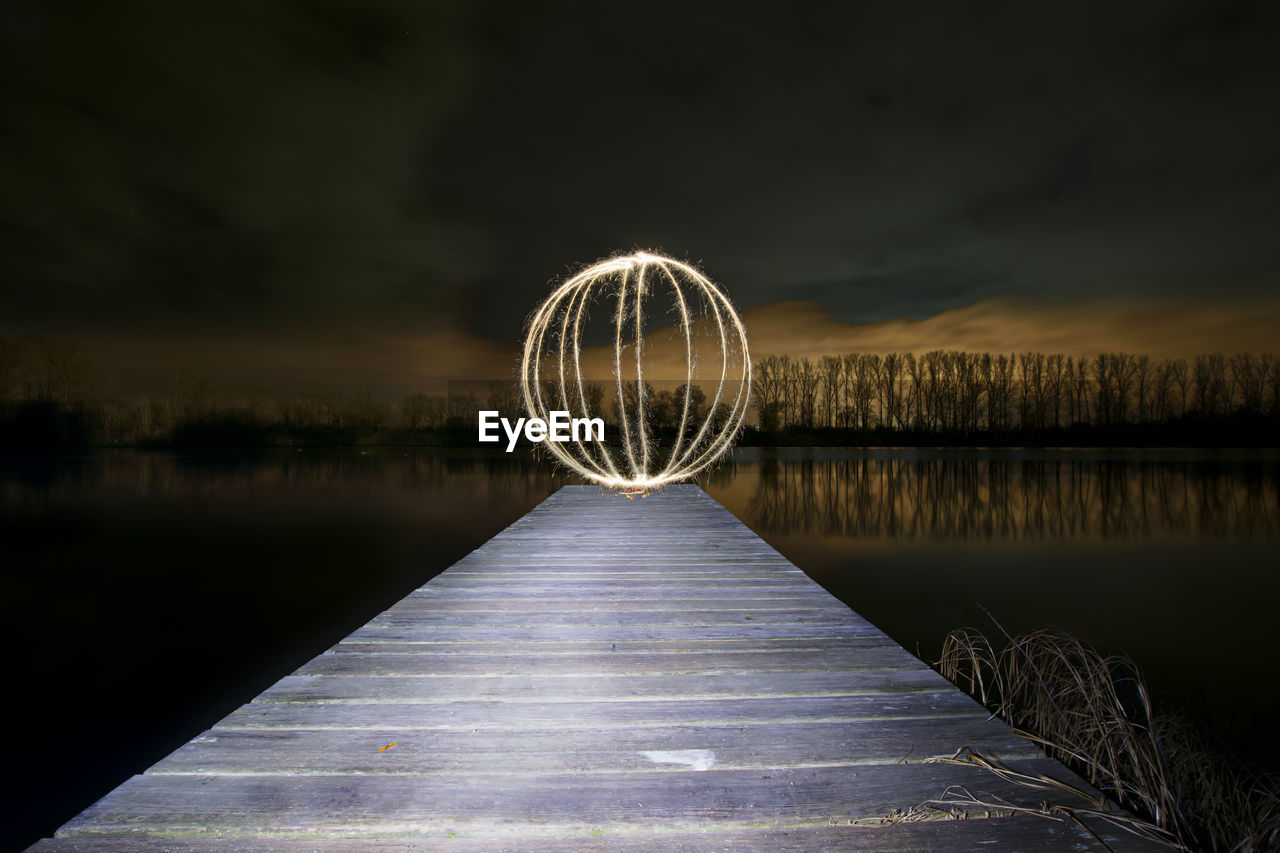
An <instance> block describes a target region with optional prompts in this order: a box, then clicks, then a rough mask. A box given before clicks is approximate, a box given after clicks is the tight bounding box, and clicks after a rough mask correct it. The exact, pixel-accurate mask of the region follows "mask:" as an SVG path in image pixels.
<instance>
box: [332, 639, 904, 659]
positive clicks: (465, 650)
mask: <svg viewBox="0 0 1280 853" xmlns="http://www.w3.org/2000/svg"><path fill="white" fill-rule="evenodd" d="M889 643H892V644H893V645H894V646H897V644H896V643H893V641H892V640H890V639H888V638H887V637H885V636H884V635H883V634H872V633H867V634H859V635H857V636H852V637H834V638H833V637H784V638H777V639H772V640H758V639H750V638H745V637H727V638H724V639H719V640H714V639H712V640H704V639H693V638H689V637H686V638H683V639H669V640H633V641H631V642H623V643H593V642H573V641H563V640H562V641H552V640H543V641H541V642H538V643H529V644H523V645H512V644H510V643H506V642H503V641H501V640H497V641H494V640H461V639H441V640H436V641H426V640H423V641H418V642H395V641H385V642H364V641H360V640H354V639H351V638H347V639H345V640H342V641H340V642H339V643H338V644H337V645H335V646H334V647H333V648H331V649H329V651H327V652H325V654H332V655H341V654H443V653H447V654H452V655H469V654H478V655H492V654H499V653H501V654H505V655H519V656H522V657H540V656H542V655H558V654H587V653H598V652H609V653H610V654H613V655H628V654H685V655H701V654H710V653H739V654H784V653H786V652H788V651H797V652H821V651H839V650H841V649H846V648H854V649H856V648H862V647H867V648H873V647H876V646H883V645H885V644H889Z"/></svg>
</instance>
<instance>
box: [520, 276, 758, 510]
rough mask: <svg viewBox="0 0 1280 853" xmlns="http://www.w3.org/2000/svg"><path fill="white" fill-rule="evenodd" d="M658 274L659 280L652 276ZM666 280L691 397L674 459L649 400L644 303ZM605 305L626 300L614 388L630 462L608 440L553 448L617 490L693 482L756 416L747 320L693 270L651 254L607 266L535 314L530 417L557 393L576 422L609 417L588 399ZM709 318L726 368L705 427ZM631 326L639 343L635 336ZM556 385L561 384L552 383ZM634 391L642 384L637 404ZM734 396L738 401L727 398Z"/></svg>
mask: <svg viewBox="0 0 1280 853" xmlns="http://www.w3.org/2000/svg"><path fill="white" fill-rule="evenodd" d="M650 272H655V273H657V275H656V276H650V275H648V273H650ZM662 281H665V283H666V285H667V286H668V288H669V289H670V291H671V292H672V294H673V306H672V307H674V308H675V313H676V316H677V325H678V327H679V331H680V334H682V335H683V343H684V346H683V350H684V362H685V382H684V385H683V388H684V394H683V399H682V400H680V401H678V402H677V405H679V411H680V414H679V426H678V427H677V428H676V434H675V441H674V444H673V446H672V448H671V449H670V452H669V453H665V454H664V453H663V452H662V448H660V447H658V446H657V442H656V441H655V439H656V436H655V435H654V434H653V431H652V429H651V426H650V424H649V420H650V419H651V418H652V416H653V403H654V401H653V400H650V399H649V396H650V395H649V393H648V389H647V384H646V382H645V380H644V364H643V362H644V355H645V353H644V318H645V309H644V301H645V299H646V297H651V296H652V295H653V292H654V290H655V289H656V287H657V285H658V283H659V282H662ZM601 299H602V300H616V306H617V307H616V310H614V311H612V312H611V313H612V314H613V335H612V344H613V347H612V349H613V374H614V380H615V381H614V382H613V385H614V389H615V398H614V402H615V405H616V408H617V412H618V421H619V424H618V426H619V431H620V434H621V438H622V449H623V457H621V458H615V457H614V454H613V453H612V452H611V451H610V448H609V447H607V446H606V445H605V444H604V443H603V442H583V441H581V440H578V439H577V437H576V436H575V438H574V440H573V441H572V442H566V443H563V444H561V443H552V442H547V443H546V445H545V446H546V447H547V448H548V450H550V452H551V453H552V454H553V455H554V456H555V457H556V458H557V459H558V460H559V461H560V462H562V463H563V464H564V465H566V466H567V467H568V468H570V469H571V470H573V471H575V472H576V473H578V474H580V475H581V476H582V477H584V478H586V479H588V480H590V481H592V482H596V483H600V484H601V485H604V486H608V487H611V488H617V489H632V488H641V489H651V488H657V487H659V486H662V485H665V484H667V483H673V482H677V481H679V480H686V479H689V478H690V477H692V476H693V475H694V474H697V473H698V472H699V471H702V470H704V469H705V468H707V467H708V466H709V465H712V464H713V463H715V461H716V460H718V459H719V458H720V457H721V456H723V455H724V454H725V452H726V451H728V450H729V448H730V447H731V446H732V445H733V440H734V438H735V437H736V436H737V434H738V430H739V429H741V427H742V423H743V420H744V419H745V418H746V415H747V403H748V401H749V398H750V394H751V356H750V353H749V352H748V350H747V331H746V329H745V328H744V327H743V325H742V320H741V319H740V318H739V317H738V313H737V312H736V311H735V310H734V308H733V305H732V304H730V302H729V299H728V297H726V296H725V295H724V293H723V292H722V291H721V290H720V288H718V287H717V286H716V285H715V284H714V283H712V282H711V280H710V279H708V278H707V277H706V276H704V275H703V274H702V273H700V272H698V270H696V269H694V268H693V267H692V266H690V265H688V264H685V263H682V262H680V261H676V260H673V259H671V258H666V257H662V256H660V255H653V254H649V253H646V252H637V253H636V254H634V255H630V256H625V257H616V258H610V259H609V260H606V261H601V262H600V263H598V264H596V265H594V266H592V267H589V268H587V269H585V270H583V271H581V272H579V273H577V274H576V275H574V276H572V277H570V278H569V279H568V280H567V281H565V282H564V283H563V284H561V285H560V286H559V287H557V288H556V289H555V291H553V292H552V294H551V295H550V296H549V297H547V300H546V301H545V302H543V303H542V305H540V306H539V307H538V309H537V310H536V311H535V312H534V314H533V318H532V320H531V321H530V325H529V332H528V334H527V335H526V336H525V342H524V355H523V358H522V359H521V363H520V387H521V392H522V395H523V397H524V404H525V408H526V409H527V410H528V413H529V416H530V417H538V418H543V419H544V420H545V419H547V418H548V417H549V410H550V406H549V405H548V403H549V400H548V399H547V398H548V397H550V398H551V399H553V400H556V401H558V406H559V408H561V409H565V410H570V411H571V413H572V416H574V417H584V418H593V417H604V416H605V412H604V411H591V405H592V400H591V399H589V397H590V398H593V399H594V401H595V403H596V405H598V406H599V407H600V408H601V409H603V406H604V401H605V399H606V396H605V395H604V394H591V395H588V393H587V382H586V380H585V379H584V377H583V372H582V343H583V328H584V326H585V324H586V321H587V315H588V307H589V305H590V303H591V302H592V301H594V300H601ZM698 305H702V306H705V308H706V310H705V311H704V312H703V313H701V314H695V312H694V307H695V306H698ZM630 314H634V317H631V316H629V315H630ZM704 316H705V317H709V318H710V320H711V321H712V323H704V324H703V325H707V326H711V325H713V326H714V329H713V331H714V334H712V335H711V336H710V338H711V341H712V342H713V343H714V344H715V346H716V348H717V350H718V353H717V355H718V360H719V362H720V365H719V367H720V369H719V371H718V372H719V377H718V378H717V380H716V382H715V394H714V395H713V396H712V398H711V402H710V404H709V405H708V406H707V411H706V413H705V414H704V415H703V417H702V418H701V422H700V423H696V424H695V423H694V421H695V420H696V418H695V413H694V411H693V394H694V389H695V387H697V384H696V381H697V375H696V373H697V370H696V366H697V364H698V362H699V353H698V351H697V348H696V347H695V335H694V331H695V324H696V323H697V321H698V320H699V319H701V318H702V317H704ZM628 327H629V328H630V329H631V330H632V331H633V333H634V337H632V336H630V335H628V334H627V330H628ZM627 347H634V348H635V379H634V383H632V381H631V380H630V379H628V378H626V377H625V376H624V368H623V361H624V351H625V350H626V349H627ZM735 383H736V385H737V390H736V391H735V392H732V394H727V393H726V385H732V384H735ZM553 384H554V385H555V387H554V388H552V387H549V386H550V385H553ZM628 386H633V387H634V388H635V395H634V399H633V400H631V401H630V406H629V405H628V399H627V398H628V396H629V395H628V393H627V389H628ZM601 390H603V389H601ZM730 398H731V399H732V403H729V402H727V401H728V400H729V399H730ZM722 404H724V405H727V406H728V414H727V415H726V416H725V417H724V420H723V422H722V423H717V422H716V421H717V410H718V409H719V408H720V406H721V405H722ZM575 410H576V411H575ZM690 433H692V435H690Z"/></svg>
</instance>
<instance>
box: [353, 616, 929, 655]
mask: <svg viewBox="0 0 1280 853" xmlns="http://www.w3.org/2000/svg"><path fill="white" fill-rule="evenodd" d="M694 628H695V626H690V625H648V624H632V625H577V624H572V622H563V624H556V625H540V626H539V625H509V626H507V628H500V626H494V625H465V624H456V625H365V626H364V628H360V629H357V630H355V631H352V633H351V634H349V639H352V640H356V642H361V643H367V642H378V640H394V642H399V643H404V642H440V640H444V639H458V640H492V642H504V643H509V644H517V643H518V644H525V643H540V642H550V643H563V642H572V640H577V642H584V643H603V644H605V646H608V644H620V646H621V644H622V643H631V642H649V640H680V639H681V638H687V639H689V640H691V642H705V640H717V639H748V638H755V639H760V640H771V639H797V638H828V639H835V638H840V637H849V638H858V637H873V635H882V634H881V631H878V630H876V629H874V628H872V626H870V625H859V624H856V622H844V621H838V622H833V621H827V622H801V624H792V622H788V624H782V625H769V624H763V622H755V621H746V620H744V621H742V622H740V624H733V625H701V626H696V630H694ZM922 666H923V663H922Z"/></svg>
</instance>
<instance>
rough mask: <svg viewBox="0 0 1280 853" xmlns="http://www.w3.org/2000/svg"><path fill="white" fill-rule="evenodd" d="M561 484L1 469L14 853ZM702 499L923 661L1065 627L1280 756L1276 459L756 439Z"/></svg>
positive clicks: (376, 464) (69, 467) (248, 461)
mask: <svg viewBox="0 0 1280 853" xmlns="http://www.w3.org/2000/svg"><path fill="white" fill-rule="evenodd" d="M568 481H569V480H566V479H565V478H563V477H560V476H558V475H557V474H555V473H554V472H553V471H552V470H551V469H550V467H549V466H548V465H546V464H543V463H537V462H534V461H532V460H530V459H528V458H526V457H523V456H520V455H517V454H513V455H511V456H507V455H506V454H502V453H496V454H483V453H478V452H468V451H459V450H444V449H434V450H433V449H421V450H419V449H414V450H399V449H381V450H368V451H360V450H348V451H310V450H308V451H305V452H288V453H285V452H282V453H279V454H275V455H267V456H262V457H255V458H233V457H212V458H184V457H178V456H172V455H168V454H151V453H131V452H122V453H102V454H96V455H92V456H89V457H86V458H81V459H65V460H54V461H52V462H49V461H45V462H22V463H17V462H14V461H7V462H6V461H0V566H3V577H4V589H5V594H4V596H3V615H4V619H5V622H4V624H5V625H6V627H7V628H8V629H9V632H8V633H9V638H10V658H9V660H10V665H11V672H12V674H11V675H10V679H11V680H10V690H8V691H6V692H7V693H8V695H9V696H10V701H9V705H8V708H7V710H8V712H9V715H10V717H11V720H10V724H11V725H10V729H9V731H10V732H11V737H12V738H13V740H14V742H13V743H11V745H10V746H7V747H6V750H5V751H4V755H5V758H4V761H5V765H6V766H5V770H6V776H7V778H9V779H11V780H13V779H22V780H25V781H24V782H23V783H22V784H21V785H18V786H17V790H14V791H11V793H10V795H9V796H8V797H6V798H3V800H4V806H3V808H4V814H0V826H3V827H4V830H3V831H4V835H2V836H0V846H4V847H6V848H7V847H10V846H13V845H15V844H21V843H23V842H24V841H30V840H33V839H34V838H36V837H38V836H39V835H42V834H47V833H49V832H51V831H52V830H53V829H54V828H56V826H57V825H58V824H60V823H61V822H62V821H64V820H66V819H67V818H68V817H70V816H71V815H72V814H74V813H75V812H77V811H78V810H80V809H81V808H83V807H85V806H86V805H88V804H89V803H90V802H92V801H93V800H94V799H96V798H97V797H98V796H101V795H102V794H103V793H105V792H106V791H107V790H109V789H110V788H112V787H114V786H115V785H116V784H119V782H121V781H123V780H124V779H125V778H127V777H128V776H129V775H130V774H132V773H136V772H141V771H142V770H144V769H145V768H146V767H147V766H149V765H150V764H152V763H154V762H155V761H156V760H158V759H159V758H160V757H162V756H163V755H165V754H167V753H168V752H169V751H171V750H172V749H173V748H175V747H176V746H177V745H179V744H180V743H182V742H184V741H186V740H187V739H189V738H190V737H192V736H194V735H195V734H196V733H198V732H199V731H201V730H203V729H205V728H207V727H208V726H209V725H211V724H212V723H214V722H215V721H216V720H218V719H219V718H221V717H222V716H224V715H225V714H226V713H228V712H229V711H231V710H232V709H233V708H235V707H237V706H238V705H240V704H242V703H244V702H246V701H248V700H249V699H250V698H252V697H253V696H254V695H256V694H257V693H258V692H260V691H261V690H262V689H264V688H265V687H267V686H268V685H269V684H271V683H272V682H273V681H275V680H276V679H277V678H279V677H280V676H282V675H285V674H287V673H288V672H290V671H291V670H293V669H294V668H296V667H297V666H299V665H301V664H302V663H304V662H305V661H306V660H309V659H310V658H311V657H313V656H314V655H316V654H318V653H319V652H320V651H322V650H324V649H325V648H327V647H328V646H329V645H331V644H333V643H334V642H336V641H337V640H338V639H340V638H341V637H343V636H345V635H346V634H348V633H350V632H351V631H352V630H354V629H355V628H356V627H358V626H359V625H361V624H363V623H364V622H365V621H367V620H368V619H369V618H371V617H372V616H373V615H375V614H376V613H378V612H380V611H381V610H383V609H385V608H386V607H388V606H389V605H391V604H392V603H394V602H395V601H397V600H398V599H399V598H400V597H402V596H403V595H404V594H406V593H407V592H408V591H409V590H411V589H413V588H414V587H416V586H418V585H420V584H421V583H423V582H424V581H425V580H427V579H428V578H430V577H431V576H432V575H434V574H435V573H437V572H439V571H441V570H443V569H445V568H447V567H448V566H449V565H451V564H452V563H453V562H454V561H455V560H457V559H458V558H459V557H461V556H462V555H464V554H465V553H467V552H468V551H470V550H472V549H473V548H475V547H477V546H478V545H479V544H481V543H482V542H483V541H484V540H486V539H487V538H489V537H490V536H492V535H493V534H495V533H497V532H498V531H499V530H501V529H502V528H503V527H505V526H506V525H508V524H510V523H511V522H512V521H514V520H515V519H516V518H518V517H519V516H520V515H522V514H523V513H524V512H526V511H528V510H529V509H530V508H532V507H533V506H535V505H536V504H537V503H538V502H539V501H541V500H542V499H543V498H545V497H546V496H547V495H549V494H551V493H552V492H553V491H554V490H555V489H556V488H558V487H559V486H560V485H561V484H563V483H564V482H568ZM703 486H704V487H705V488H706V489H707V490H708V492H710V493H711V495H712V496H713V497H715V498H716V499H717V500H719V501H720V502H721V503H723V504H724V505H725V506H726V507H728V508H729V510H730V511H732V512H733V513H734V514H735V515H737V516H738V517H739V518H740V519H742V520H743V521H744V522H746V523H747V524H748V525H749V526H750V527H751V528H752V529H754V530H755V531H756V532H757V533H759V534H760V535H761V536H763V537H764V538H765V539H766V540H768V541H769V542H770V543H771V544H772V545H773V546H774V547H776V548H777V549H778V550H779V551H781V552H782V553H783V554H784V555H786V556H787V557H788V558H789V559H790V560H791V561H792V562H794V563H796V564H797V565H798V566H800V567H801V568H802V569H804V570H805V571H806V572H808V573H809V574H810V576H811V577H813V578H814V579H815V580H817V581H818V582H819V583H822V584H823V585H824V586H826V587H827V588H828V589H829V590H831V591H832V592H833V593H834V594H836V595H837V596H839V597H840V598H841V599H842V600H843V601H845V602H846V603H847V604H849V605H850V606H851V607H853V608H854V609H855V610H857V611H858V612H859V613H861V614H862V615H864V616H865V617H867V618H868V619H870V620H871V621H872V622H873V623H875V624H877V625H878V626H880V627H881V628H882V629H884V630H885V631H886V632H888V633H889V634H890V635H891V636H893V637H894V638H895V639H897V640H898V641H899V642H900V643H902V644H903V645H904V646H906V647H907V648H909V649H912V650H913V651H916V652H917V653H918V654H919V655H920V656H921V657H923V658H925V659H926V660H933V659H934V657H935V656H936V654H937V651H938V648H939V646H940V644H941V641H942V638H943V637H944V636H945V634H946V632H947V631H948V630H949V629H951V628H953V627H958V626H962V625H976V626H979V627H983V628H990V627H991V626H992V621H991V620H992V619H994V620H997V621H998V623H999V624H1000V625H1002V626H1003V627H1004V628H1005V629H1007V630H1010V631H1020V630H1026V629H1031V628H1039V627H1045V626H1050V625H1057V626H1062V627H1065V628H1068V629H1070V630H1072V631H1074V632H1076V633H1078V634H1080V635H1082V636H1084V637H1085V638H1086V639H1088V640H1090V641H1092V642H1093V643H1095V644H1097V645H1099V646H1101V647H1103V648H1106V649H1110V650H1122V651H1125V652H1128V653H1129V654H1130V655H1131V656H1133V657H1134V658H1135V659H1136V660H1137V661H1138V662H1139V664H1140V665H1142V667H1143V668H1144V669H1145V670H1146V672H1147V673H1148V677H1149V680H1150V681H1151V683H1152V686H1153V689H1154V692H1155V693H1156V694H1157V698H1158V700H1163V701H1165V702H1170V703H1177V704H1179V705H1182V706H1184V707H1188V708H1190V709H1192V710H1193V711H1194V712H1195V713H1197V714H1198V715H1199V716H1201V717H1202V718H1203V719H1206V720H1208V721H1210V722H1211V723H1212V725H1213V726H1214V728H1215V730H1216V731H1217V732H1219V733H1220V734H1221V735H1222V736H1223V737H1226V738H1228V739H1229V740H1230V741H1231V742H1232V743H1235V744H1249V745H1250V747H1251V752H1254V753H1256V754H1257V755H1259V756H1261V758H1262V759H1263V760H1264V761H1265V762H1266V763H1268V764H1269V765H1271V766H1278V765H1280V741H1278V740H1277V738H1276V736H1275V735H1273V734H1271V732H1270V729H1271V726H1270V723H1271V720H1273V719H1274V718H1275V716H1276V713H1277V711H1278V710H1280V687H1277V682H1278V681H1280V679H1278V678H1277V675H1280V672H1278V670H1280V666H1278V665H1277V664H1276V662H1275V657H1274V654H1273V650H1274V649H1275V648H1276V646H1277V640H1278V639H1280V619H1277V618H1276V614H1275V608H1276V604H1277V602H1280V575H1277V567H1280V454H1277V453H1275V452H1270V451H1244V452H1205V451H1199V450H1196V451H1170V450H1160V451H1090V450H1063V451H1046V450H1025V451H1020V450H937V451H932V450H879V449H878V450H866V451H859V450H817V449H815V450H803V449H782V450H757V449H745V450H741V451H739V452H738V453H737V455H736V456H735V457H734V459H733V461H731V462H729V463H727V464H725V465H723V466H722V467H721V468H720V469H718V470H717V471H716V472H714V473H712V474H710V475H708V476H706V477H704V478H703ZM11 787H14V786H12V785H11Z"/></svg>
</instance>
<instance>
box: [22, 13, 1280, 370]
mask: <svg viewBox="0 0 1280 853" xmlns="http://www.w3.org/2000/svg"><path fill="white" fill-rule="evenodd" d="M1278 44H1280V6H1277V5H1276V4H1272V3H1265V2H1258V3H1215V4H1209V3H1199V4H1186V3H1183V4H1173V3H1164V2H1160V3H1116V2H1105V3H1083V4H1081V3H1072V4H1054V5H1052V6H1045V5H1042V4H1026V3H1008V4H999V5H991V4H981V5H974V4H955V3H936V4H898V3H895V4H874V5H873V4H860V3H843V2H833V3H786V4H784V3H776V4H772V3H770V4H762V3H732V4H722V5H716V6H711V5H698V6H697V7H696V8H692V9H690V8H686V4H683V3H670V4H665V3H659V2H650V3H645V4H636V5H631V6H622V5H612V4H611V5H610V6H609V8H608V9H600V8H597V7H596V6H595V5H594V4H572V5H571V4H544V3H472V4H460V3H459V4H454V3H442V2H431V3H402V4H391V3H379V2H350V3H331V2H290V3H286V2H278V3H276V2H272V3H258V2H244V3H159V2H156V3H131V2H111V3H52V2H9V1H7V2H4V3H3V5H2V6H0V68H2V69H3V77H4V80H5V85H4V96H3V106H2V107H0V281H2V282H3V286H2V287H0V335H4V336H14V335H28V334H36V335H44V336H47V337H52V338H57V339H60V340H67V341H72V342H77V343H81V344H84V345H86V346H88V347H89V348H91V349H92V350H93V351H94V352H95V353H96V354H97V355H98V358H99V359H100V361H101V362H102V365H103V368H104V375H105V377H106V384H107V389H106V390H108V391H114V392H116V393H122V394H127V393H137V392H140V391H143V390H163V388H164V387H165V386H166V383H167V382H169V381H171V377H172V375H173V374H174V373H175V372H177V371H194V372H204V373H209V374H212V375H214V376H215V377H217V378H219V379H220V380H225V381H227V382H229V383H232V384H235V383H247V382H252V383H256V384H258V385H261V386H265V387H267V388H277V389H287V388H299V389H324V388H337V389H342V388H371V389H374V390H376V391H378V392H379V393H382V394H386V395H395V394H399V393H404V392H407V391H411V390H435V391H440V390H443V388H442V380H444V379H449V378H464V377H477V376H500V375H507V374H509V373H510V372H511V369H512V367H513V366H514V363H515V360H516V358H517V356H518V351H517V342H518V340H519V338H520V336H521V333H522V330H523V326H524V322H525V320H526V317H527V315H528V313H529V312H530V311H531V310H532V308H533V307H534V306H535V304H536V303H537V302H538V301H539V300H540V299H541V298H542V297H543V296H544V295H545V294H546V293H547V292H548V288H549V286H550V285H551V284H552V283H553V282H554V281H555V280H558V279H560V278H562V277H563V276H564V275H565V274H566V273H568V272H569V271H571V270H573V269H576V268H577V267H578V266H580V265H583V264H586V263H589V262H592V261H595V260H597V259H599V258H601V257H604V256H606V255H608V254H611V253H613V252H615V251H629V250H633V249H637V248H644V249H652V250H658V251H663V252H666V253H668V254H671V255H673V256H676V257H679V258H683V259H687V260H690V261H693V262H695V263H698V264H699V265H700V266H701V267H702V268H703V269H704V271H706V272H707V273H708V274H709V275H711V277H712V278H714V279H715V280H717V281H718V282H720V283H721V284H722V285H723V286H724V287H725V288H726V290H727V291H728V292H729V293H730V295H731V296H732V298H733V299H734V300H735V302H736V303H737V304H738V306H739V307H740V308H741V309H743V311H744V318H745V319H746V321H747V323H748V327H749V330H750V332H751V335H752V341H753V349H754V351H755V352H756V353H763V352H791V353H794V354H798V355H802V354H809V355H820V354H823V353H828V352H846V351H851V350H855V349H866V350H877V351H886V350H889V349H896V348H901V349H916V350H925V349H933V348H966V349H976V350H995V349H1000V350H1004V351H1013V350H1015V349H1016V350H1024V349H1042V350H1045V351H1065V352H1068V353H1071V354H1077V355H1078V354H1086V353H1094V352H1097V351H1099V350H1103V349H1118V350H1127V351H1131V352H1147V353H1150V354H1152V355H1155V356H1166V355H1190V354H1193V353H1195V352H1200V351H1210V350H1224V351H1228V352H1230V351H1235V350H1254V351H1258V350H1264V349H1274V348H1275V346H1274V344H1275V342H1276V340H1277V335H1276V333H1275V331H1274V329H1275V328H1277V327H1280V296H1278V295H1277V294H1280V287H1277V284H1278V283H1280V240H1278V239H1277V238H1276V235H1277V234H1280V156H1278V152H1280V50H1277V49H1276V46H1277V45H1278Z"/></svg>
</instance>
